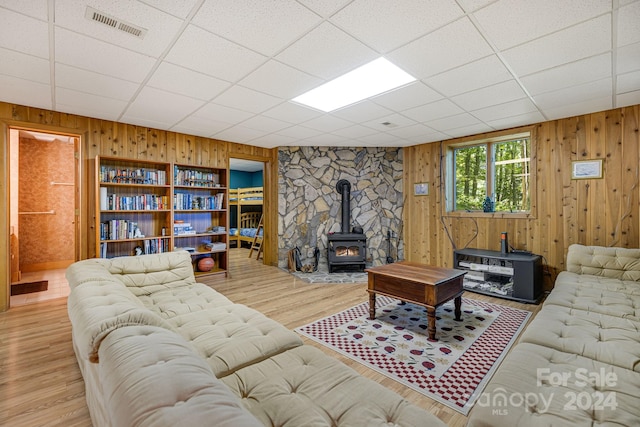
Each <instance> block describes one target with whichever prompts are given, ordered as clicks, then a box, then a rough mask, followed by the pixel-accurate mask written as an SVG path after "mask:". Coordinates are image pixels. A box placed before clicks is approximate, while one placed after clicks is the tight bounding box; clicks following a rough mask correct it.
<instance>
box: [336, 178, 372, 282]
mask: <svg viewBox="0 0 640 427" xmlns="http://www.w3.org/2000/svg"><path fill="white" fill-rule="evenodd" d="M336 190H337V191H338V193H340V194H342V224H341V230H340V232H339V233H329V235H328V236H327V237H328V247H327V263H328V265H329V273H333V272H334V271H335V270H337V269H339V270H348V271H353V270H358V271H364V268H365V261H366V258H367V238H366V236H365V235H364V233H363V232H362V228H360V227H354V228H353V230H351V232H349V225H350V222H351V220H350V219H351V201H350V199H351V183H349V181H347V180H346V179H341V180H340V181H338V183H337V184H336Z"/></svg>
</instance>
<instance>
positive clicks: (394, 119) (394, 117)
mask: <svg viewBox="0 0 640 427" xmlns="http://www.w3.org/2000/svg"><path fill="white" fill-rule="evenodd" d="M384 123H388V124H387V125H385V124H384ZM415 124H416V122H415V121H414V120H411V119H410V118H408V117H406V116H403V115H401V114H389V115H385V116H382V117H380V118H378V119H377V120H371V121H369V122H365V123H364V125H365V126H368V127H370V128H373V129H376V130H378V131H381V132H388V131H391V130H393V129H396V128H398V127H404V126H411V125H415Z"/></svg>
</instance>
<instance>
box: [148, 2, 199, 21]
mask: <svg viewBox="0 0 640 427" xmlns="http://www.w3.org/2000/svg"><path fill="white" fill-rule="evenodd" d="M141 1H142V3H146V4H148V5H149V6H151V7H155V8H157V9H160V10H162V11H163V12H167V13H168V14H170V15H173V16H176V17H178V18H181V19H184V18H186V17H187V15H188V14H189V12H190V11H191V9H193V7H194V6H195V5H196V4H197V3H198V0H141Z"/></svg>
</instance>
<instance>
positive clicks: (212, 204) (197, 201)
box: [173, 193, 224, 210]
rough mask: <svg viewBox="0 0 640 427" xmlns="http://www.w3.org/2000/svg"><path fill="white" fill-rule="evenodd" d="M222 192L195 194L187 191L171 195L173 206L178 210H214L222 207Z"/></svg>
mask: <svg viewBox="0 0 640 427" xmlns="http://www.w3.org/2000/svg"><path fill="white" fill-rule="evenodd" d="M223 202H224V193H218V194H216V195H215V196H196V195H193V194H189V193H177V194H174V195H173V207H174V209H180V210H214V209H222V203H223Z"/></svg>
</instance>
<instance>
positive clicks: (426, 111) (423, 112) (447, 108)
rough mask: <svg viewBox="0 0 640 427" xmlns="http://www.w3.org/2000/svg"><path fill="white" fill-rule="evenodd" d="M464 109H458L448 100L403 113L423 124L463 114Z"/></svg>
mask: <svg viewBox="0 0 640 427" xmlns="http://www.w3.org/2000/svg"><path fill="white" fill-rule="evenodd" d="M462 111H463V110H462V108H460V107H458V106H457V105H456V104H454V103H453V102H451V101H449V100H448V99H442V100H440V101H436V102H432V103H431V104H426V105H422V106H420V107H416V108H411V109H409V110H406V111H403V112H402V114H404V115H405V116H407V117H409V118H411V119H413V120H415V121H416V122H419V123H423V122H425V121H427V120H435V119H440V118H442V117H447V116H453V115H456V114H460V113H462Z"/></svg>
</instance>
